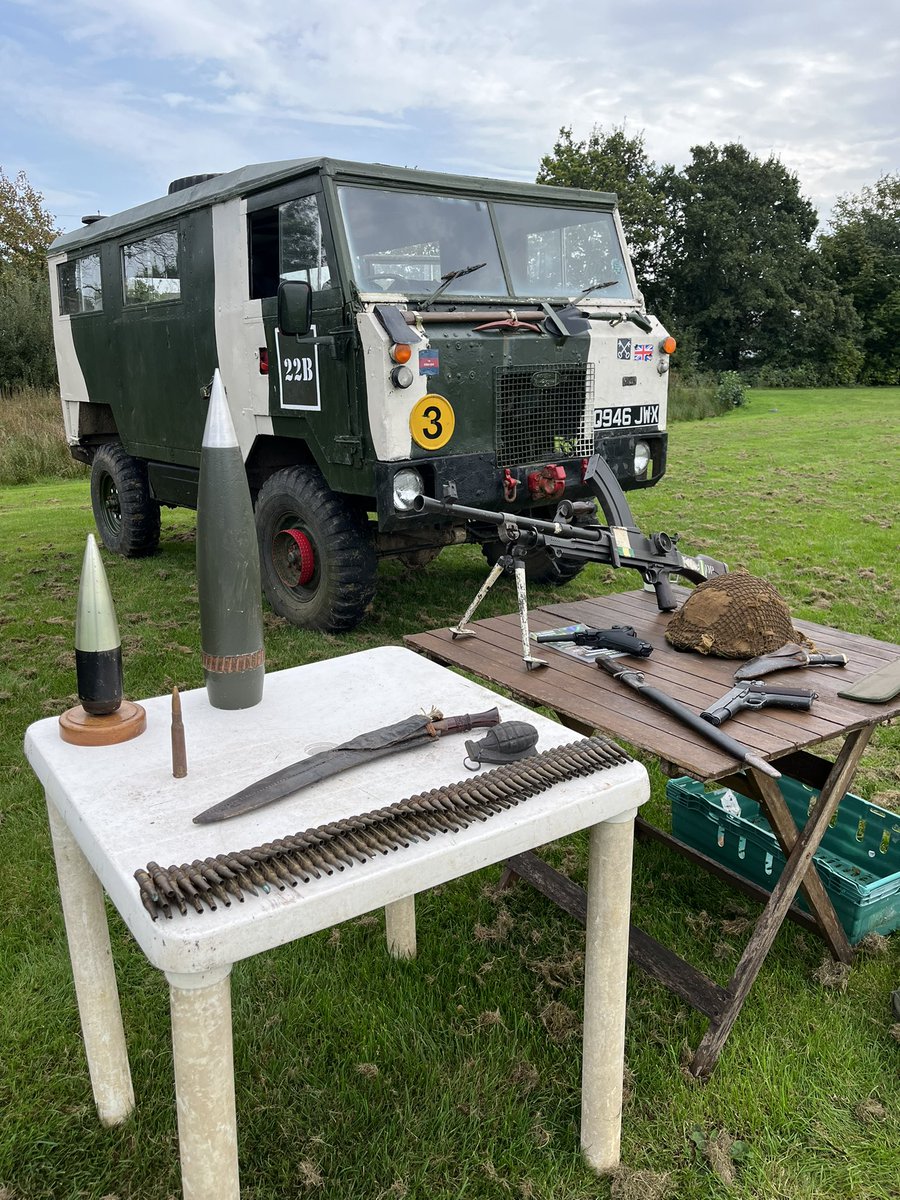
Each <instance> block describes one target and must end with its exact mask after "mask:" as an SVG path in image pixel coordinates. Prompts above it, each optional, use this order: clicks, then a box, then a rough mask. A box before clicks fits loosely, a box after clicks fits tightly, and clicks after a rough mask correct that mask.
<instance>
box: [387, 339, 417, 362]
mask: <svg viewBox="0 0 900 1200" xmlns="http://www.w3.org/2000/svg"><path fill="white" fill-rule="evenodd" d="M391 358H392V359H393V360H394V362H395V363H408V362H409V360H410V359H411V358H412V346H407V344H406V343H405V342H396V343H395V344H394V345H393V346H391Z"/></svg>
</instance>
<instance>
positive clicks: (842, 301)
mask: <svg viewBox="0 0 900 1200" xmlns="http://www.w3.org/2000/svg"><path fill="white" fill-rule="evenodd" d="M537 182H538V183H546V184H557V185H560V186H562V187H579V188H589V189H591V190H593V191H611V192H617V193H618V197H619V207H620V210H621V214H622V222H623V225H624V228H625V234H626V238H627V240H628V243H629V247H630V249H631V252H632V256H633V259H634V266H635V273H636V275H637V278H638V282H639V285H640V286H641V288H642V290H643V292H644V296H645V298H646V301H647V305H648V308H649V309H650V311H652V312H654V313H655V314H656V315H657V316H659V317H660V318H661V319H662V320H663V321H664V323H665V324H666V326H667V327H668V328H669V329H670V330H671V331H672V332H673V333H674V334H675V336H676V338H677V339H678V342H679V354H678V361H679V364H680V367H681V370H682V372H683V373H684V374H687V375H690V374H691V373H696V372H704V371H705V372H722V371H739V372H740V373H741V376H742V377H743V378H744V379H745V381H746V382H748V383H753V384H758V385H762V386H766V385H769V386H801V387H802V386H820V385H848V384H853V383H863V384H897V383H900V173H894V174H886V175H883V176H882V177H881V178H880V179H878V180H877V181H876V182H875V183H873V184H871V185H868V186H866V187H863V188H862V189H861V190H860V191H859V192H858V193H856V194H854V195H847V196H842V197H841V198H840V199H839V200H838V201H837V203H836V204H835V206H834V209H833V210H832V213H831V216H830V220H829V224H828V227H827V229H826V230H825V231H823V232H819V233H818V234H817V232H816V230H817V226H818V214H817V213H816V210H815V208H814V206H813V205H812V203H811V202H810V201H809V200H808V199H806V197H804V196H803V195H801V193H800V185H799V181H798V179H797V176H796V175H794V174H792V173H791V172H790V171H789V170H788V169H787V168H786V167H785V166H784V164H783V163H781V162H780V161H779V160H778V159H777V158H776V157H774V156H771V157H769V158H768V159H766V160H765V161H763V160H762V159H759V158H757V157H755V156H754V155H752V154H751V153H750V152H749V151H748V150H747V149H746V148H745V147H744V146H742V145H740V144H739V143H736V142H732V143H729V144H727V145H724V146H715V145H712V144H710V145H705V146H694V147H693V148H692V150H691V158H690V161H689V162H687V163H686V164H685V166H684V167H683V168H682V169H681V170H676V169H675V167H673V166H671V165H663V166H658V165H656V164H655V163H653V162H651V160H650V158H649V156H648V155H647V153H646V150H645V147H644V140H643V135H642V134H640V133H638V134H634V135H628V134H627V133H626V132H625V130H624V129H623V128H621V127H616V128H613V129H612V130H611V131H608V132H607V131H604V130H603V129H602V128H600V127H595V128H594V129H593V130H592V131H591V133H590V134H589V135H588V137H586V138H585V139H583V140H582V141H578V140H576V139H575V137H574V136H573V133H572V130H571V129H570V128H565V127H564V128H562V129H561V130H560V132H559V136H558V138H557V140H556V143H555V145H554V146H553V149H552V151H551V152H550V153H549V154H546V155H545V156H544V157H543V158H542V159H541V164H540V170H539V171H538V176H537Z"/></svg>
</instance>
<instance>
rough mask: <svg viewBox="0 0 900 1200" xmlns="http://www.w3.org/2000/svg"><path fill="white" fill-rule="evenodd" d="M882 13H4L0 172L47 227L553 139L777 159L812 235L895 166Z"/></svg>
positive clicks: (705, 3) (744, 7) (39, 4)
mask: <svg viewBox="0 0 900 1200" xmlns="http://www.w3.org/2000/svg"><path fill="white" fill-rule="evenodd" d="M898 16H900V4H898V0H866V2H865V3H857V4H848V3H847V2H846V0H843V2H841V3H832V2H830V0H825V2H816V0H751V2H749V3H748V2H747V0H743V2H741V3H732V2H731V0H672V2H671V3H668V4H660V3H657V2H655V0H619V2H618V3H610V2H609V0H606V2H604V0H595V2H594V3H590V4H585V3H581V4H577V5H576V4H568V3H564V2H561V0H556V2H555V3H552V2H550V0H542V2H541V0H538V2H535V0H452V3H439V2H436V0H429V2H426V0H393V2H392V3H390V4H381V3H374V2H372V0H369V2H366V0H302V3H298V4H295V5H290V4H287V5H284V4H275V3H271V0H267V2H266V3H262V0H74V2H72V0H0V166H2V167H3V168H4V170H5V171H6V172H7V174H8V175H13V174H14V173H15V172H16V171H18V170H19V169H24V170H25V172H26V173H27V175H28V177H29V179H30V180H31V182H32V183H33V184H34V185H35V186H36V187H37V188H38V189H39V190H41V191H42V192H43V193H44V196H45V199H46V202H47V206H48V207H49V208H50V209H51V211H53V212H54V213H55V214H56V216H57V219H58V222H59V224H60V225H61V226H62V227H63V228H64V229H71V228H74V227H76V226H77V225H78V224H79V222H80V219H81V216H82V215H83V214H85V213H91V212H98V211H100V212H103V213H114V212H119V211H121V210H122V209H124V208H129V207H131V206H132V205H134V204H140V203H142V202H143V201H145V200H149V199H152V198H154V197H156V196H159V195H163V194H164V193H165V191H166V188H167V186H168V183H169V181H170V180H171V179H174V178H176V177H177V176H180V175H189V174H197V173H200V172H205V171H227V170H231V169H233V168H235V167H238V166H242V165H245V164H247V163H254V162H268V161H272V160H275V159H283V158H304V157H308V156H311V155H320V154H322V155H329V156H332V157H335V158H345V159H355V160H358V161H361V162H369V161H378V162H385V163H394V164H399V165H402V166H415V167H426V168H429V169H433V170H439V171H450V172H457V173H462V174H471V175H494V176H500V177H505V178H513V179H523V180H533V179H534V176H535V174H536V171H537V168H538V165H539V162H540V158H541V155H542V154H544V153H546V152H547V151H549V150H550V149H551V148H552V145H553V142H554V140H555V137H556V134H557V131H558V130H559V128H560V126H561V125H570V126H572V128H573V131H574V133H575V135H576V137H579V138H581V137H584V136H586V135H587V134H588V132H589V131H590V129H591V127H592V126H593V125H594V124H599V125H601V126H603V127H604V128H606V129H610V128H611V127H612V126H614V125H621V124H623V123H624V124H625V126H626V128H627V129H628V131H629V132H632V133H635V132H639V131H643V133H644V136H645V141H646V147H647V150H648V152H649V154H650V157H651V158H652V159H653V160H655V161H656V162H658V163H663V162H673V163H675V164H676V165H679V166H681V165H683V163H684V162H685V161H686V160H687V159H688V157H689V155H690V147H691V146H693V145H696V144H698V143H707V142H715V143H716V144H720V145H721V144H723V143H725V142H728V141H740V142H742V143H743V144H744V145H745V146H746V147H747V148H748V149H749V150H750V151H751V152H752V153H754V154H756V155H759V156H761V157H763V158H766V157H768V156H769V155H770V154H775V155H777V156H778V157H779V158H780V159H781V160H782V162H783V163H784V164H785V165H786V166H787V167H788V168H789V169H790V170H791V171H793V172H795V173H796V174H797V175H798V176H799V179H800V184H801V190H802V192H803V193H804V195H806V196H808V197H809V198H810V199H811V200H812V201H813V203H814V204H815V205H816V207H817V208H818V210H819V213H820V217H821V218H822V219H823V220H825V219H826V218H827V215H828V211H829V209H830V207H831V204H832V203H833V200H834V197H835V196H836V195H839V194H841V193H842V192H847V191H856V190H858V189H859V188H860V187H862V186H863V185H864V184H867V183H873V182H874V181H875V180H876V179H877V178H878V177H879V176H880V175H883V174H885V173H886V172H890V171H896V170H898V169H900V21H898Z"/></svg>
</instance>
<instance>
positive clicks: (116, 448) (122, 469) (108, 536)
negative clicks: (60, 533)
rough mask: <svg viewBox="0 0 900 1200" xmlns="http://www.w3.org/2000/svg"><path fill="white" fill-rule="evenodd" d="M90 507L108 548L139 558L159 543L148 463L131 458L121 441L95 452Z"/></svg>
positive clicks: (106, 445) (156, 510)
mask: <svg viewBox="0 0 900 1200" xmlns="http://www.w3.org/2000/svg"><path fill="white" fill-rule="evenodd" d="M91 507H92V508H93V510H94V520H95V521H96V523H97V532H98V533H99V534H100V540H101V541H102V542H103V545H104V546H105V547H106V548H107V550H112V551H113V553H114V554H122V555H124V557H125V558H140V557H141V556H142V555H145V554H152V553H153V552H154V551H155V550H156V548H157V547H158V546H159V527H160V522H159V502H158V501H157V500H154V499H153V496H152V495H151V493H150V481H149V479H148V478H147V466H146V463H142V462H139V461H138V460H137V459H136V458H132V457H131V455H130V454H128V453H127V451H126V450H125V449H124V447H123V446H122V443H121V442H107V443H106V444H105V445H103V446H100V447H99V449H98V450H97V452H96V454H95V455H94V458H93V461H92V463H91Z"/></svg>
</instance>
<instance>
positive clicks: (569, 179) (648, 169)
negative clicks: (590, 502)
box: [537, 125, 668, 304]
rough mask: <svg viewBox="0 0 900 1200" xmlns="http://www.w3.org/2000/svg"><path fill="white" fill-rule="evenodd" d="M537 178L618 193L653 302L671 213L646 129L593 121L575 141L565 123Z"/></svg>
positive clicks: (642, 280)
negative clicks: (646, 143) (647, 143)
mask: <svg viewBox="0 0 900 1200" xmlns="http://www.w3.org/2000/svg"><path fill="white" fill-rule="evenodd" d="M537 182H538V183H548V184H555V185H556V186H558V187H574V188H587V189H589V190H590V191H594V192H615V193H616V194H617V195H618V197H619V211H620V213H621V214H622V224H623V226H624V228H625V237H626V239H627V241H628V248H629V250H630V252H631V258H632V261H633V263H634V271H635V275H636V276H637V280H638V284H639V285H640V287H641V288H642V289H643V290H644V291H645V293H646V294H647V295H648V301H649V302H651V304H652V298H653V297H652V293H653V290H654V281H655V279H656V276H657V262H658V257H659V248H660V244H661V242H662V241H663V239H664V235H665V233H666V230H667V228H668V218H667V213H666V197H665V194H664V192H663V190H662V188H661V187H660V184H659V173H658V171H657V169H656V167H655V166H654V164H653V163H652V162H651V161H650V159H649V158H648V157H647V153H646V151H645V149H644V135H643V133H636V134H634V135H633V136H632V137H629V136H628V134H627V133H626V132H625V129H624V127H622V126H614V127H613V129H612V130H611V131H610V132H609V133H606V132H604V130H603V129H602V128H601V127H600V126H599V125H595V126H594V128H593V129H592V130H591V132H590V134H589V135H588V137H587V138H585V139H584V141H581V142H576V141H575V140H574V138H573V137H572V130H571V128H568V129H567V128H565V127H563V128H562V129H560V131H559V137H558V138H557V140H556V143H555V145H554V147H553V150H552V152H551V153H550V154H545V155H544V157H543V158H542V159H541V165H540V170H539V171H538V174H537Z"/></svg>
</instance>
